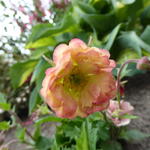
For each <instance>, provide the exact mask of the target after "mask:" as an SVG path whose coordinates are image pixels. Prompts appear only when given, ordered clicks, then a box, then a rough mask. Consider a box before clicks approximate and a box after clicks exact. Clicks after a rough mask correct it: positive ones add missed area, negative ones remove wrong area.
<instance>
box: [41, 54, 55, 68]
mask: <svg viewBox="0 0 150 150" xmlns="http://www.w3.org/2000/svg"><path fill="white" fill-rule="evenodd" d="M42 57H43V58H44V60H45V61H47V62H48V63H49V64H50V65H51V66H54V62H53V61H52V60H51V59H49V58H48V57H46V56H45V55H42Z"/></svg>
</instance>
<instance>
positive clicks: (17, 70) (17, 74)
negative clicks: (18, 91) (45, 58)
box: [9, 60, 37, 88]
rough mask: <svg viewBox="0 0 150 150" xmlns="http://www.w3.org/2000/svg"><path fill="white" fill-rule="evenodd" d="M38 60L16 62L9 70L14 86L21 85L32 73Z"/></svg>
mask: <svg viewBox="0 0 150 150" xmlns="http://www.w3.org/2000/svg"><path fill="white" fill-rule="evenodd" d="M36 64H37V60H28V61H25V62H19V63H16V64H14V65H13V66H12V67H11V68H10V71H9V75H10V78H11V83H12V85H13V87H14V88H18V87H20V86H21V85H22V84H23V83H24V82H25V81H26V80H27V79H28V77H29V75H31V73H32V72H33V70H34V67H35V65H36Z"/></svg>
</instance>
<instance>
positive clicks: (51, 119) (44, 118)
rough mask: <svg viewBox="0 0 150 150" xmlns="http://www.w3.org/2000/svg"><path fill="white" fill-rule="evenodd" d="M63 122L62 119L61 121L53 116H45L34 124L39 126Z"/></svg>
mask: <svg viewBox="0 0 150 150" xmlns="http://www.w3.org/2000/svg"><path fill="white" fill-rule="evenodd" d="M63 120H64V119H61V118H58V117H55V116H46V117H43V118H40V119H39V120H36V121H35V123H36V125H41V124H43V123H46V122H61V121H63Z"/></svg>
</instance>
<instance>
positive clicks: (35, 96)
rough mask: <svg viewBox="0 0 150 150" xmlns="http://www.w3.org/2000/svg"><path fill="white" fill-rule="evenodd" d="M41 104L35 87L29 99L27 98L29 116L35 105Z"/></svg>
mask: <svg viewBox="0 0 150 150" xmlns="http://www.w3.org/2000/svg"><path fill="white" fill-rule="evenodd" d="M40 102H41V98H40V96H39V93H38V91H37V88H36V87H35V88H34V90H33V91H32V92H31V95H30V98H29V114H31V112H32V111H33V110H34V109H35V107H36V106H37V104H39V103H40Z"/></svg>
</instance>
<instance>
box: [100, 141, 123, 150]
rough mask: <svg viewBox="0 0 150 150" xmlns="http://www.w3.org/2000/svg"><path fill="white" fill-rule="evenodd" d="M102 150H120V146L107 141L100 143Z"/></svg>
mask: <svg viewBox="0 0 150 150" xmlns="http://www.w3.org/2000/svg"><path fill="white" fill-rule="evenodd" d="M102 149H103V150H122V146H121V144H120V143H119V142H117V141H108V142H103V143H102Z"/></svg>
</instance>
